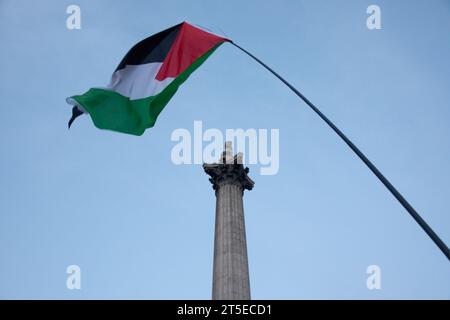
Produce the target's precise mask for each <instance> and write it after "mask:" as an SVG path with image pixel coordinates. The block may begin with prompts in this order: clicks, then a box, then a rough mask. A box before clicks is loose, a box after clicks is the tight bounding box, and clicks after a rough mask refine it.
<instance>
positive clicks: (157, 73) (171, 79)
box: [66, 22, 230, 135]
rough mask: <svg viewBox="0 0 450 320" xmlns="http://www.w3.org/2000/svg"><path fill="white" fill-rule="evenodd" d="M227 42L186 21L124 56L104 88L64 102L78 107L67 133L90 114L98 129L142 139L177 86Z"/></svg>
mask: <svg viewBox="0 0 450 320" xmlns="http://www.w3.org/2000/svg"><path fill="white" fill-rule="evenodd" d="M226 41H230V40H228V39H226V38H222V37H220V36H217V35H215V34H212V33H210V32H207V31H204V30H202V29H199V28H197V27H194V26H192V25H190V24H188V23H186V22H183V23H180V24H178V25H176V26H174V27H171V28H169V29H167V30H164V31H161V32H160V33H157V34H155V35H153V36H151V37H149V38H147V39H144V40H142V41H141V42H139V43H138V44H136V45H135V46H134V47H133V48H131V50H130V51H129V52H128V53H127V54H126V55H125V57H124V58H123V59H122V61H121V62H120V64H119V66H118V67H117V69H116V70H115V71H114V73H113V75H112V77H111V81H110V83H109V84H108V85H107V87H106V88H91V89H90V90H89V91H87V92H86V93H84V94H82V95H77V96H72V97H70V98H67V99H66V101H67V103H69V104H71V105H73V106H74V107H73V109H72V118H71V119H70V121H69V128H70V126H71V125H72V122H73V121H74V120H75V118H77V117H78V116H80V115H81V114H84V113H88V114H90V116H91V118H92V121H93V122H94V124H95V126H96V127H97V128H100V129H109V130H113V131H119V132H123V133H129V134H134V135H142V134H143V133H144V131H145V129H147V128H151V127H153V125H154V124H155V122H156V118H157V117H158V115H159V113H160V112H161V111H162V109H164V107H165V106H166V104H167V103H168V102H169V100H170V99H171V98H172V96H173V95H174V94H175V93H176V91H177V89H178V87H179V86H180V85H181V84H182V83H183V82H184V81H186V79H187V78H188V77H189V76H190V75H191V73H192V72H194V71H195V70H196V69H197V68H198V67H199V66H200V65H201V64H202V63H203V62H204V61H205V60H206V59H207V58H208V57H209V56H210V55H211V54H212V53H213V52H214V50H216V49H217V47H219V46H220V45H221V44H222V43H224V42H226Z"/></svg>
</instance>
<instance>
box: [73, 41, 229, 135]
mask: <svg viewBox="0 0 450 320" xmlns="http://www.w3.org/2000/svg"><path fill="white" fill-rule="evenodd" d="M221 44H222V43H219V44H217V45H216V46H214V47H213V48H212V49H210V50H209V51H208V52H207V53H205V54H204V55H203V56H201V57H200V58H198V59H197V60H195V61H194V62H193V63H192V64H191V65H190V66H189V67H188V68H187V69H186V70H185V71H183V73H181V74H180V75H179V76H178V77H177V78H175V79H174V80H173V81H172V82H171V83H170V84H169V85H168V86H167V87H166V88H165V89H164V90H163V91H161V92H160V93H159V94H158V95H156V96H152V97H147V98H143V99H137V100H130V99H129V98H128V97H125V96H123V95H121V94H120V93H117V92H114V91H110V90H105V89H96V88H92V89H90V90H89V91H87V92H86V93H84V94H82V95H78V96H73V97H72V98H73V99H74V100H76V101H77V102H78V103H79V104H80V105H81V106H83V108H84V109H85V110H86V111H87V112H89V114H90V115H91V118H92V121H93V122H94V124H95V126H96V127H97V128H100V129H109V130H113V131H119V132H123V133H129V134H134V135H142V134H143V133H144V131H145V129H147V128H151V127H153V126H154V124H155V122H156V118H157V117H158V115H159V113H160V112H161V111H162V109H164V107H165V106H166V104H167V103H168V102H169V100H170V99H171V98H172V97H173V95H174V94H175V93H176V92H177V90H178V87H179V86H180V85H181V84H182V83H183V82H184V81H186V79H187V78H188V77H189V76H190V75H191V73H192V72H194V71H195V70H196V69H197V68H198V67H200V65H201V64H202V63H203V62H205V60H206V59H208V57H209V56H210V55H211V54H212V53H213V52H214V51H215V50H216V49H217V48H218V47H219V46H220V45H221Z"/></svg>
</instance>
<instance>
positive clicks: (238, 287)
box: [203, 141, 254, 300]
mask: <svg viewBox="0 0 450 320" xmlns="http://www.w3.org/2000/svg"><path fill="white" fill-rule="evenodd" d="M203 168H204V170H205V172H206V173H207V174H208V175H210V176H211V178H210V179H209V181H211V183H212V185H213V189H214V190H215V193H216V225H215V235H214V266H213V286H212V298H213V300H250V278H249V272H248V258H247V242H246V238H245V222H244V206H243V202H242V197H243V195H244V190H245V189H247V190H251V189H252V188H253V185H254V182H253V181H252V179H250V177H249V176H248V175H247V174H248V172H249V169H248V168H244V166H243V165H242V153H238V154H237V155H235V156H233V151H232V147H231V142H228V141H227V142H225V150H224V151H223V153H222V156H221V158H220V159H219V163H213V164H206V163H205V164H203Z"/></svg>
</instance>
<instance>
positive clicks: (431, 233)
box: [230, 41, 450, 260]
mask: <svg viewBox="0 0 450 320" xmlns="http://www.w3.org/2000/svg"><path fill="white" fill-rule="evenodd" d="M230 43H231V44H232V45H234V46H235V47H236V48H238V49H240V50H241V51H243V52H244V53H246V54H247V55H248V56H250V57H251V58H253V59H254V60H255V61H256V62H258V63H259V64H260V65H262V66H263V67H264V68H266V69H267V70H268V71H269V72H271V73H272V74H273V75H274V76H275V77H277V78H278V79H279V80H280V81H281V82H283V83H284V84H285V85H286V86H288V87H289V89H291V90H292V91H293V92H294V93H295V94H296V95H297V96H298V97H300V99H302V100H303V101H304V102H305V103H306V104H307V105H308V106H309V107H310V108H311V109H312V110H313V111H314V112H315V113H316V114H317V115H318V116H319V117H320V118H321V119H322V120H323V121H325V122H326V124H327V125H328V126H329V127H330V128H331V129H333V131H334V132H335V133H336V134H337V135H338V136H339V137H340V138H341V139H342V140H344V142H345V143H346V144H347V145H348V146H349V147H350V149H352V150H353V152H355V153H356V155H357V156H358V157H359V158H360V159H361V160H362V162H364V163H365V164H366V166H367V167H368V168H369V169H370V171H372V172H373V173H374V174H375V175H376V176H377V178H378V179H379V180H380V181H381V182H382V183H383V184H384V186H385V187H386V188H387V189H388V190H389V191H390V192H391V193H392V195H393V196H394V197H395V198H396V199H397V200H398V201H399V202H400V204H401V205H402V206H403V207H404V208H405V209H406V211H408V213H409V214H410V215H411V217H413V219H414V220H416V222H417V223H418V224H419V225H420V227H421V228H422V229H423V230H424V231H425V232H426V234H427V235H428V236H429V237H430V238H431V240H433V241H434V243H435V244H436V245H437V246H438V247H439V249H440V250H441V251H442V253H443V254H444V255H445V256H446V257H447V259H448V260H450V250H449V248H448V247H447V245H446V244H445V243H444V241H442V240H441V238H439V236H438V235H437V234H436V233H435V232H434V231H433V229H431V227H430V226H429V225H428V224H427V223H426V222H425V220H423V219H422V217H421V216H420V215H419V213H417V211H416V210H415V209H414V208H413V207H412V206H411V205H410V204H409V202H408V201H406V199H405V198H404V197H403V196H402V195H401V194H400V192H398V191H397V189H396V188H395V187H394V186H393V185H392V184H391V183H390V182H389V180H388V179H387V178H386V177H385V176H384V175H383V174H382V173H381V172H380V170H378V169H377V167H375V165H374V164H373V163H372V162H371V161H370V160H369V159H368V158H367V157H366V156H365V155H364V153H362V152H361V150H359V149H358V147H356V146H355V144H354V143H353V142H352V141H350V139H349V138H347V136H346V135H345V134H344V133H342V131H341V130H339V128H338V127H336V125H335V124H334V123H333V122H331V120H330V119H328V118H327V117H326V116H325V115H324V114H323V113H322V112H321V111H320V110H319V109H318V108H317V107H316V106H315V105H314V104H313V103H312V102H311V101H309V100H308V99H307V98H306V97H305V96H304V95H303V94H301V93H300V92H299V91H298V90H297V89H296V88H295V87H294V86H292V85H291V84H290V83H289V82H287V81H286V80H285V79H284V78H283V77H281V76H280V75H279V74H278V73H276V72H275V71H274V70H272V69H271V68H270V67H269V66H267V65H266V64H265V63H264V62H262V61H261V60H259V59H258V58H256V57H255V56H254V55H253V54H251V53H250V52H248V51H247V50H245V49H244V48H242V47H241V46H239V45H237V44H236V43H234V42H233V41H230Z"/></svg>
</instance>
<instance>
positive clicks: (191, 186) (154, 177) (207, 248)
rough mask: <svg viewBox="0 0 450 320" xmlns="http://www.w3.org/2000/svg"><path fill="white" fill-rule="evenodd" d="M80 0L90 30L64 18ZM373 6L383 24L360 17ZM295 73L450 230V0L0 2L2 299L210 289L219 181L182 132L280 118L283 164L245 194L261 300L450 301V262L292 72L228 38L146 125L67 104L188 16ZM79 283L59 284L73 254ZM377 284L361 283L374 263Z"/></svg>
mask: <svg viewBox="0 0 450 320" xmlns="http://www.w3.org/2000/svg"><path fill="white" fill-rule="evenodd" d="M73 3H75V4H77V5H79V6H80V7H81V14H82V29H81V30H73V31H70V30H68V29H67V28H66V18H67V14H66V8H67V6H68V5H70V4H73ZM370 4H378V5H379V6H380V7H381V14H382V30H374V31H369V30H368V29H367V27H366V17H367V14H366V8H367V6H368V5H370ZM184 20H186V21H189V22H191V23H195V24H198V25H202V26H205V27H208V28H210V29H212V30H213V31H217V32H219V30H223V31H224V32H225V33H226V34H227V35H228V36H229V37H230V38H232V39H233V40H235V41H236V42H237V43H239V44H241V45H243V46H244V47H246V48H247V49H249V50H250V51H252V52H253V53H255V54H256V55H257V56H258V57H260V58H261V59H262V60H264V61H265V62H266V63H268V64H269V65H271V66H272V67H273V68H274V69H276V70H277V71H278V72H279V73H280V74H282V75H283V76H285V77H286V79H288V80H289V81H291V82H292V84H294V85H295V86H296V87H297V88H299V89H300V90H301V91H302V92H303V93H304V94H305V95H306V96H307V97H309V98H310V99H311V100H312V101H313V102H314V103H315V104H316V105H318V106H319V107H320V108H321V109H322V111H323V112H324V113H325V114H327V115H328V116H329V117H330V118H331V119H332V120H334V121H335V122H336V124H337V125H338V126H340V127H341V129H342V130H343V131H344V132H345V133H346V134H347V135H348V136H349V137H350V138H351V139H353V141H354V142H355V143H356V144H357V145H358V146H359V147H360V148H361V149H362V150H363V151H364V152H365V153H366V154H367V155H368V157H369V158H370V159H372V160H373V162H374V163H375V164H376V165H377V166H378V167H379V168H380V170H381V171H383V172H384V173H385V175H386V176H387V177H388V178H389V179H390V180H391V181H392V182H393V184H394V185H395V186H396V187H397V188H398V189H399V190H400V191H401V192H402V193H403V195H404V196H405V197H406V198H407V199H408V200H409V201H410V202H411V203H412V204H413V206H414V207H415V208H416V209H417V210H418V211H419V212H420V213H421V214H422V216H423V218H425V219H426V220H427V221H428V222H429V224H430V225H431V226H432V227H433V228H434V229H435V231H436V232H437V233H438V234H439V235H440V236H441V237H442V239H443V240H444V241H445V242H446V243H447V244H449V243H450V211H449V195H450V90H449V84H450V60H449V57H450V41H448V40H449V34H450V4H449V3H448V1H445V0H441V1H439V0H433V1H424V0H423V1H406V0H403V1H400V0H399V1H364V0H359V1H337V0H336V1H323V0H322V1H312V0H310V1H264V2H262V1H245V2H244V1H221V2H220V3H219V1H214V2H213V1H206V0H204V1H133V2H132V4H131V2H124V1H100V0H97V1H86V0H83V1H81V0H79V1H16V0H14V1H12V0H2V1H0V40H1V43H2V45H1V50H0V70H1V77H0V97H1V108H0V130H1V134H0V141H1V147H2V152H1V157H0V177H1V179H0V298H60V299H78V298H88V299H89V298H138V299H166V298H167V299H183V298H186V299H209V298H210V296H211V278H212V254H213V231H214V206H215V198H214V193H213V190H212V188H211V185H210V183H209V182H208V177H207V176H206V175H205V174H204V173H203V170H202V168H201V166H199V165H190V166H187V165H185V166H175V165H174V164H172V162H171V160H170V151H171V149H172V147H173V146H174V142H172V141H170V134H171V133H172V131H173V130H174V129H176V128H187V129H189V130H192V127H193V122H194V120H202V121H203V124H204V126H205V127H206V128H219V129H221V130H225V129H226V128H244V129H247V128H266V129H271V128H279V129H280V170H279V173H278V174H277V175H275V176H261V175H260V174H259V167H258V166H257V165H254V166H250V176H251V177H252V178H253V179H254V181H255V183H256V184H255V188H254V190H253V191H251V192H247V193H246V194H245V197H244V200H245V214H246V224H247V241H248V253H249V262H250V277H251V279H250V281H251V288H252V297H253V298H255V299H271V298H273V299H304V298H324V299H329V298H337V299H346V298H358V299H380V298H387V299H391V298H440V299H441V298H446V299H449V298H450V263H449V261H448V260H447V259H446V258H445V257H444V256H443V254H442V253H441V252H440V251H439V250H438V249H437V247H436V246H435V245H434V244H433V243H432V241H431V240H430V239H429V238H428V237H427V236H426V234H425V233H424V232H423V231H422V230H421V229H420V228H419V226H418V225H417V224H416V223H415V222H414V221H413V220H412V218H411V217H410V216H409V215H408V214H407V213H406V211H405V210H404V209H403V208H402V207H401V206H400V205H399V204H398V202H397V201H396V200H395V199H394V198H393V197H392V196H391V195H390V194H389V193H388V192H387V191H386V190H385V188H384V187H383V186H382V184H381V183H380V182H379V181H378V180H377V179H376V178H375V177H374V176H373V174H372V173H370V172H369V171H368V169H367V168H366V167H365V166H364V165H363V164H362V162H361V161H360V160H359V159H357V158H356V156H355V155H354V154H353V153H352V152H351V151H350V150H349V149H348V148H347V147H346V146H345V145H344V144H343V142H342V141H340V140H339V138H338V137H337V136H336V135H335V134H334V133H333V132H332V131H331V130H330V129H329V128H328V127H326V126H325V125H324V123H323V122H322V121H321V120H320V119H319V118H318V117H317V116H316V115H315V114H313V113H312V112H311V110H309V109H308V108H307V107H306V106H305V105H304V103H302V102H301V101H300V100H299V99H298V98H297V97H296V96H295V95H293V94H292V93H291V92H290V91H289V90H288V89H287V88H286V87H285V86H283V85H282V84H281V83H280V82H279V81H278V80H276V79H275V78H274V77H273V76H271V75H270V74H269V73H268V72H266V71H265V70H263V69H262V68H261V67H260V66H258V65H257V64H255V63H254V62H253V61H251V60H250V59H249V58H248V57H247V56H245V55H243V54H242V53H241V52H239V51H237V50H236V48H234V47H232V46H230V45H227V44H225V45H223V46H222V47H221V48H220V49H219V50H217V52H216V53H215V54H214V55H213V56H212V57H211V58H210V59H209V60H208V61H207V62H206V63H205V64H204V65H203V66H202V67H201V68H200V69H199V70H198V71H197V72H196V73H195V74H194V75H192V76H191V78H190V79H189V80H188V81H187V82H186V83H185V84H184V85H183V86H182V87H181V89H180V90H179V92H178V93H177V95H176V96H175V97H174V98H173V99H172V101H171V102H170V103H169V104H168V106H167V107H166V108H165V110H164V111H163V112H162V114H161V116H160V117H159V119H158V122H157V124H156V126H155V127H154V128H152V129H150V130H148V131H147V132H146V133H145V134H144V135H143V136H142V137H135V136H129V135H124V134H119V133H114V132H109V131H102V130H98V129H97V128H95V127H94V125H93V124H92V122H91V121H90V119H89V118H88V117H82V118H80V119H79V120H78V121H77V122H76V123H75V124H74V126H73V128H72V130H70V131H68V130H67V120H68V118H69V117H70V112H71V111H70V107H69V106H68V105H66V103H65V101H64V100H65V98H66V97H67V96H70V95H73V94H79V93H83V92H84V91H86V90H87V89H88V88H89V87H94V86H104V85H106V83H107V82H108V80H109V77H110V75H111V73H112V72H113V70H114V69H115V67H116V66H117V64H118V62H119V61H120V59H121V58H122V57H123V55H124V54H125V53H126V52H127V50H128V49H129V48H130V47H131V46H132V45H133V44H134V43H136V42H138V41H139V40H141V39H143V38H145V37H147V36H149V35H151V34H153V33H156V32H158V31H160V30H162V29H165V28H167V27H169V26H171V25H174V24H176V23H179V22H181V21H184ZM71 264H76V265H79V266H80V267H81V271H82V277H81V278H82V279H81V281H82V289H81V290H79V291H77V290H72V291H70V290H68V289H67V288H66V277H67V275H66V273H65V271H66V267H67V266H68V265H71ZM371 264H376V265H379V266H380V267H381V271H382V289H381V290H372V291H371V290H368V289H367V288H366V278H367V275H366V268H367V266H368V265H371Z"/></svg>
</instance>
